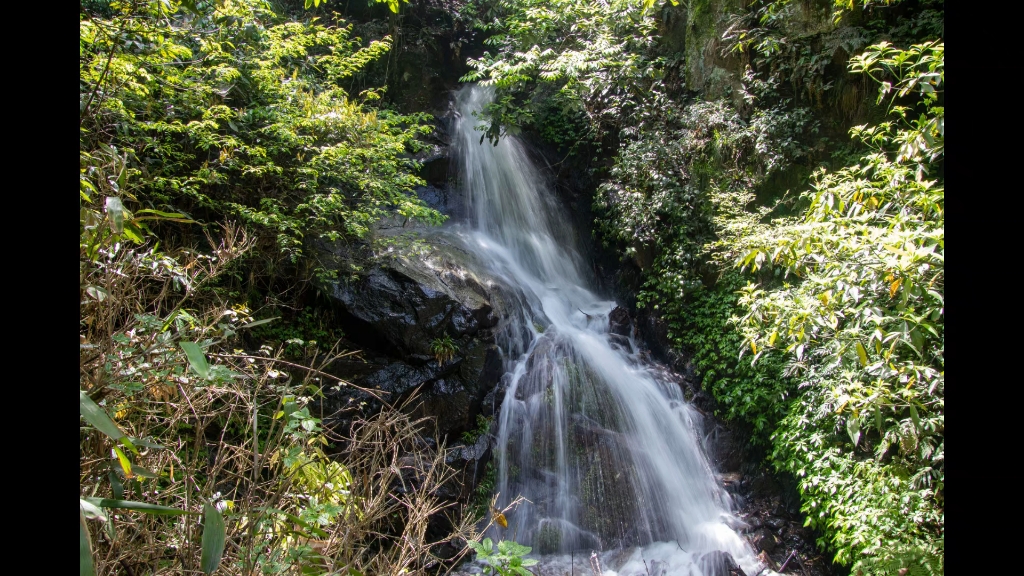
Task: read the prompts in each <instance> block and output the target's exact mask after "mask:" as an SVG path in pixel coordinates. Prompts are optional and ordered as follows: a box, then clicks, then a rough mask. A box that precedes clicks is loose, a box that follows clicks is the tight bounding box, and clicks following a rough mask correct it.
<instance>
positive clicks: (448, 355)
mask: <svg viewBox="0 0 1024 576" xmlns="http://www.w3.org/2000/svg"><path fill="white" fill-rule="evenodd" d="M456 350H458V346H456V345H455V340H452V337H451V336H449V335H448V334H445V335H444V338H434V340H433V341H432V342H431V343H430V352H431V353H433V354H434V358H435V359H436V360H437V363H438V364H444V363H445V362H447V361H449V360H451V359H452V358H454V357H455V352H456Z"/></svg>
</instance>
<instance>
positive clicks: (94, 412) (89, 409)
mask: <svg viewBox="0 0 1024 576" xmlns="http://www.w3.org/2000/svg"><path fill="white" fill-rule="evenodd" d="M78 411H79V414H81V415H82V418H85V421H86V422H88V423H89V424H90V425H91V426H92V427H93V428H96V429H97V430H99V431H100V432H103V433H104V434H106V435H107V436H109V437H111V438H113V439H114V440H120V439H122V438H124V437H125V433H124V432H122V431H121V429H120V428H118V426H117V424H114V421H113V420H111V419H110V416H107V413H106V412H104V410H103V408H100V406H99V404H96V403H95V402H93V401H92V398H89V395H88V394H86V393H85V391H83V390H79V391H78Z"/></svg>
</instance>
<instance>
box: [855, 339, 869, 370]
mask: <svg viewBox="0 0 1024 576" xmlns="http://www.w3.org/2000/svg"><path fill="white" fill-rule="evenodd" d="M857 358H859V359H860V365H861V366H867V365H868V351H867V350H865V349H864V345H863V344H861V343H860V342H857Z"/></svg>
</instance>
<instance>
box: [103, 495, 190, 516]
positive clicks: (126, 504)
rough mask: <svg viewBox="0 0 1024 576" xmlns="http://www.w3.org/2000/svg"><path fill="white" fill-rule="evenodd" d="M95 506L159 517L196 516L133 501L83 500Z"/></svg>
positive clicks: (180, 510) (183, 511)
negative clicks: (135, 511) (134, 511)
mask: <svg viewBox="0 0 1024 576" xmlns="http://www.w3.org/2000/svg"><path fill="white" fill-rule="evenodd" d="M83 500H86V501H88V502H90V503H91V504H93V505H95V506H99V507H100V508H118V509H124V510H137V511H139V512H144V513H146V514H154V515H157V516H175V515H180V514H192V515H196V514H197V513H196V512H189V511H188V510H182V509H180V508H171V507H170V506H158V505H156V504H147V503H146V502H134V501H132V500H114V499H112V498H83Z"/></svg>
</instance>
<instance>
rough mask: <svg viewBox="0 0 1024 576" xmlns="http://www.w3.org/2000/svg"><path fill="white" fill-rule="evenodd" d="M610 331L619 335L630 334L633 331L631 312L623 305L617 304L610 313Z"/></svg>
mask: <svg viewBox="0 0 1024 576" xmlns="http://www.w3.org/2000/svg"><path fill="white" fill-rule="evenodd" d="M608 331H609V332H611V333H612V334H617V335H619V336H629V334H630V332H632V322H631V321H630V319H629V312H628V311H626V309H625V308H623V307H622V306H616V307H615V308H614V309H613V310H612V311H611V312H610V313H609V314H608Z"/></svg>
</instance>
